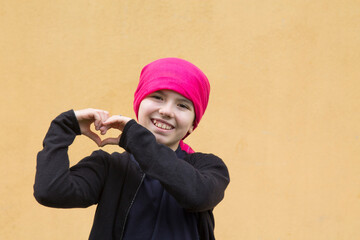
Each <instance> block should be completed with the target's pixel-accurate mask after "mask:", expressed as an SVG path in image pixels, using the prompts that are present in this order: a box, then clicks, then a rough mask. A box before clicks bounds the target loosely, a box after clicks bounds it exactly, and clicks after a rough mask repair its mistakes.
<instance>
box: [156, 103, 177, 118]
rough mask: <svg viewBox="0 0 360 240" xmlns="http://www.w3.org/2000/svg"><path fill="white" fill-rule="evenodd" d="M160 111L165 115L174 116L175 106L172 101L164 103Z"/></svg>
mask: <svg viewBox="0 0 360 240" xmlns="http://www.w3.org/2000/svg"><path fill="white" fill-rule="evenodd" d="M159 113H160V115H162V116H164V117H171V118H172V117H174V111H173V107H172V105H171V104H170V103H166V104H164V105H162V106H161V107H160V109H159Z"/></svg>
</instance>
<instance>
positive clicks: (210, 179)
mask: <svg viewBox="0 0 360 240" xmlns="http://www.w3.org/2000/svg"><path fill="white" fill-rule="evenodd" d="M119 145H120V146H121V147H123V148H124V149H126V150H127V151H128V152H130V153H132V154H133V155H134V156H135V159H136V160H137V161H138V163H139V165H140V166H141V168H142V170H143V171H144V172H145V173H146V174H148V175H149V176H151V177H153V178H155V179H158V180H159V181H160V182H161V183H162V185H163V186H164V188H165V189H166V190H167V191H168V192H169V193H170V194H171V195H172V196H173V197H174V198H175V199H176V200H177V201H178V202H179V203H180V204H181V205H182V207H184V208H185V209H188V210H192V211H205V210H209V209H212V208H214V207H215V206H216V205H217V204H218V203H219V202H220V201H221V200H222V199H223V197H224V191H225V189H226V187H227V185H228V183H229V181H230V179H229V173H228V170H227V167H226V166H225V164H224V163H223V161H222V160H221V159H220V158H218V157H216V156H214V155H212V154H201V153H195V154H191V155H188V156H187V158H186V159H185V160H186V161H184V160H182V159H178V158H177V156H176V154H175V152H174V151H173V150H171V149H170V148H168V147H166V146H164V145H162V144H158V143H157V142H156V139H155V136H154V135H153V134H152V133H151V132H150V131H148V130H147V129H146V128H144V127H142V126H141V125H139V124H137V123H136V122H135V121H134V120H131V121H130V122H128V123H127V124H126V126H125V128H124V129H123V133H122V135H121V138H120V142H119Z"/></svg>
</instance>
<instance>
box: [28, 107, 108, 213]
mask: <svg viewBox="0 0 360 240" xmlns="http://www.w3.org/2000/svg"><path fill="white" fill-rule="evenodd" d="M80 134H81V132H80V128H79V125H78V122H77V119H76V117H75V114H74V111H72V110H71V111H68V112H65V113H62V114H61V115H59V116H58V117H57V118H55V119H54V120H53V121H52V123H51V125H50V128H49V130H48V132H47V134H46V136H45V139H44V141H43V149H42V150H41V151H40V152H39V153H38V155H37V165H36V175H35V184H34V196H35V198H36V200H37V201H38V202H39V203H40V204H43V205H45V206H49V207H58V208H71V207H88V206H90V205H92V204H95V203H97V202H98V199H99V196H100V192H101V189H102V186H103V184H104V178H105V174H106V171H107V170H106V168H107V164H106V163H107V161H106V159H107V158H108V154H106V153H105V152H103V151H96V152H94V153H93V154H92V155H91V156H89V157H86V158H84V159H83V160H81V161H80V162H79V163H78V164H76V165H75V166H73V167H71V168H69V157H68V147H69V145H71V144H72V142H73V141H74V139H75V137H76V135H80Z"/></svg>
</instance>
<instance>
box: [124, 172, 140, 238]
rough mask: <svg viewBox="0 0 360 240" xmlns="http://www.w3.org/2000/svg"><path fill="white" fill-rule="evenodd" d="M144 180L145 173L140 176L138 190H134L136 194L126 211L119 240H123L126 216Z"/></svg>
mask: <svg viewBox="0 0 360 240" xmlns="http://www.w3.org/2000/svg"><path fill="white" fill-rule="evenodd" d="M144 179H145V173H143V175H142V177H141V181H140V184H139V186H138V188H137V189H136V192H135V194H134V197H133V199H132V200H131V203H130V206H129V208H128V210H127V211H126V215H125V221H124V225H123V228H122V231H121V235H120V236H121V237H120V240H122V239H123V236H124V231H125V225H126V220H127V218H128V215H129V213H130V209H131V207H132V205H133V204H134V201H135V198H136V195H137V193H138V191H139V189H140V187H141V185H142V183H143V181H144Z"/></svg>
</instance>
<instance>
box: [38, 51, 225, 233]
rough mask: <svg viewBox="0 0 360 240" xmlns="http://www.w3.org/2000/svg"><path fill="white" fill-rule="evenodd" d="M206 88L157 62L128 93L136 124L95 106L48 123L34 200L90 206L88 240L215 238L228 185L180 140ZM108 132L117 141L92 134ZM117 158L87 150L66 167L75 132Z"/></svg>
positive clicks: (197, 77) (175, 63)
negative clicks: (115, 148)
mask: <svg viewBox="0 0 360 240" xmlns="http://www.w3.org/2000/svg"><path fill="white" fill-rule="evenodd" d="M209 93H210V85H209V82H208V79H207V78H206V76H205V75H204V74H203V73H202V71H201V70H200V69H199V68H197V67H196V66H195V65H193V64H191V63H189V62H187V61H185V60H182V59H178V58H164V59H159V60H157V61H154V62H152V63H150V64H148V65H147V66H145V67H144V68H143V70H142V72H141V75H140V81H139V85H138V87H137V89H136V92H135V95H134V111H135V114H136V117H137V120H138V122H136V121H135V120H133V119H131V118H129V117H126V116H120V115H114V116H110V115H109V113H108V112H106V111H103V110H98V109H84V110H78V111H73V110H70V111H67V112H65V113H62V114H61V115H59V116H58V117H57V118H55V119H54V120H53V121H52V123H51V125H50V128H49V131H48V133H47V135H46V137H45V139H44V143H43V147H44V148H43V150H42V151H40V152H39V154H38V156H37V171H36V178H35V185H34V195H35V198H36V199H37V201H38V202H39V203H41V204H43V205H46V206H50V207H57V208H72V207H88V206H90V205H93V204H97V210H96V213H95V217H94V223H93V227H92V230H91V233H90V237H89V239H131V240H134V239H139V240H140V239H141V240H144V239H153V240H156V239H159V240H164V239H166V240H168V239H169V240H171V239H179V240H186V239H189V240H190V239H191V240H192V239H201V240H202V239H206V240H207V239H215V237H214V217H213V213H212V211H213V208H214V207H215V206H216V205H217V204H218V203H219V202H220V201H221V200H222V199H223V197H224V191H225V189H226V187H227V185H228V183H229V174H228V170H227V168H226V166H225V164H224V162H223V161H222V160H221V159H220V158H218V157H217V156H215V155H213V154H205V153H199V152H194V151H193V150H192V149H191V147H189V146H188V145H186V144H185V143H184V142H183V139H184V138H186V137H187V136H188V135H189V134H191V133H192V132H193V131H194V129H195V128H196V127H197V126H198V124H199V122H200V119H201V118H202V116H203V114H204V112H205V109H206V107H207V103H208V99H209ZM92 124H94V125H95V130H97V131H99V132H100V133H101V134H102V135H105V134H106V132H107V131H108V129H110V128H115V129H118V130H120V131H121V134H120V135H119V137H117V138H106V139H104V140H101V139H100V137H99V136H98V135H97V134H96V133H94V132H92V131H91V129H90V126H91V125H92ZM81 134H83V135H85V136H87V137H89V138H90V139H92V140H93V141H95V142H96V144H97V145H98V146H105V145H107V144H116V145H119V146H120V147H122V148H124V149H125V150H126V151H125V152H123V153H117V152H115V153H112V154H109V153H107V152H104V151H102V150H99V151H95V152H93V153H92V154H91V155H90V156H88V157H86V158H84V159H82V160H81V161H80V162H79V163H77V164H76V165H75V166H73V167H71V168H69V158H68V154H67V150H68V147H69V146H70V145H71V144H72V142H73V141H74V139H75V137H76V136H77V135H81Z"/></svg>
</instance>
